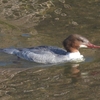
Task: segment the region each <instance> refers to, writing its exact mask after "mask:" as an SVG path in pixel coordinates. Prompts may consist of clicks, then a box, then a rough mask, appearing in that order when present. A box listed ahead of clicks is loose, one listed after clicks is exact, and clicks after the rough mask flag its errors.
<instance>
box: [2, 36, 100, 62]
mask: <svg viewBox="0 0 100 100" xmlns="http://www.w3.org/2000/svg"><path fill="white" fill-rule="evenodd" d="M62 45H63V47H64V48H60V47H57V46H44V45H43V46H36V47H31V48H5V49H1V51H2V52H4V53H7V54H13V55H15V56H17V57H18V58H22V59H25V60H28V61H32V62H36V63H44V64H48V63H51V64H55V63H64V62H82V61H84V56H83V55H82V54H81V53H80V52H79V48H100V46H96V45H94V44H92V43H90V42H89V40H88V39H86V38H85V37H83V36H81V35H79V34H71V35H69V36H68V37H67V38H65V39H64V40H63V42H62Z"/></svg>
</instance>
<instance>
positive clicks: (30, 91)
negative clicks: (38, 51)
mask: <svg viewBox="0 0 100 100" xmlns="http://www.w3.org/2000/svg"><path fill="white" fill-rule="evenodd" d="M19 2H20V3H19ZM19 4H20V6H19ZM15 5H16V6H15ZM17 7H19V8H17ZM99 9H100V2H99V0H95V1H94V0H81V1H80V0H77V1H75V0H58V1H54V0H38V1H36V0H33V1H31V0H29V1H27V0H26V1H24V0H16V2H13V1H11V0H10V1H8V0H3V1H2V2H1V6H0V10H1V12H2V14H1V15H0V18H1V19H0V47H1V48H7V47H16V48H17V47H18V48H19V47H21V48H22V47H33V46H38V45H53V46H59V47H61V48H62V41H63V39H65V38H66V37H67V36H68V35H69V34H72V33H73V34H74V33H77V34H80V35H83V36H85V37H87V38H88V39H89V40H90V41H91V42H92V43H94V44H98V45H99V44H100V40H99V38H100V33H99V32H100V22H99V19H100V10H99ZM8 11H9V12H8ZM80 52H81V53H82V54H83V55H84V56H85V57H86V61H85V62H82V63H79V64H68V63H65V64H57V65H46V64H37V63H33V62H29V61H25V60H20V61H18V60H17V58H16V57H15V56H13V55H8V54H4V53H0V100H33V99H34V100H61V99H62V100H99V98H100V94H99V93H100V62H99V59H100V51H99V50H94V49H81V50H80ZM75 66H76V67H75Z"/></svg>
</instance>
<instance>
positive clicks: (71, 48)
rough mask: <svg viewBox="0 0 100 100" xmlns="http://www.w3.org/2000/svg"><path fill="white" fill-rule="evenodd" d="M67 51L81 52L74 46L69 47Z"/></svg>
mask: <svg viewBox="0 0 100 100" xmlns="http://www.w3.org/2000/svg"><path fill="white" fill-rule="evenodd" d="M67 51H68V52H71V53H73V52H79V50H78V48H73V47H70V48H68V49H67Z"/></svg>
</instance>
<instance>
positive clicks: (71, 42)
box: [63, 34, 100, 52]
mask: <svg viewBox="0 0 100 100" xmlns="http://www.w3.org/2000/svg"><path fill="white" fill-rule="evenodd" d="M63 46H64V48H65V49H66V50H67V51H68V52H76V51H78V49H79V48H80V47H86V48H100V46H96V45H93V44H91V43H90V42H89V40H88V39H86V38H85V37H83V36H81V35H78V34H72V35H69V36H68V37H67V38H66V39H65V40H64V41H63Z"/></svg>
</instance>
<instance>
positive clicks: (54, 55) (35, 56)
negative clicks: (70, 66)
mask: <svg viewBox="0 0 100 100" xmlns="http://www.w3.org/2000/svg"><path fill="white" fill-rule="evenodd" d="M3 52H5V53H8V54H14V55H16V56H18V57H20V58H22V59H26V60H29V61H33V62H38V63H63V62H73V61H75V62H79V61H83V60H84V58H83V55H81V54H80V52H79V51H77V52H72V53H71V52H67V51H66V50H64V49H62V48H59V47H55V46H37V47H33V48H23V49H14V48H7V49H3Z"/></svg>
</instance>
